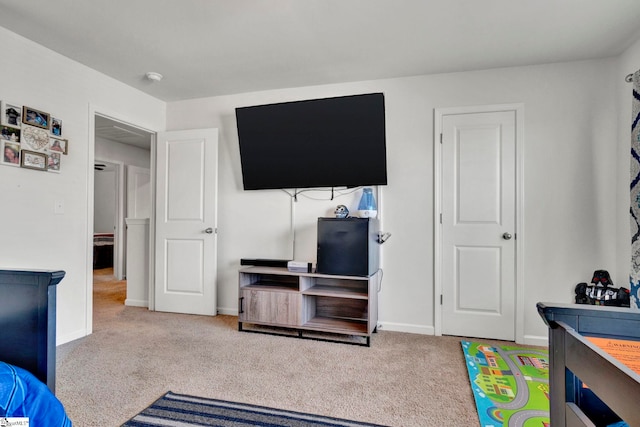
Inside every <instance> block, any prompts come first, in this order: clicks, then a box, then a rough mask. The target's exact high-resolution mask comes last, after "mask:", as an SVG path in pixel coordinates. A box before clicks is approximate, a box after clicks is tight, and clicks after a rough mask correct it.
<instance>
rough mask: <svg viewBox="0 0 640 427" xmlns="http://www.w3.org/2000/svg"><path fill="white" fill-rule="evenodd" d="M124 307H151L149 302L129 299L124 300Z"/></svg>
mask: <svg viewBox="0 0 640 427" xmlns="http://www.w3.org/2000/svg"><path fill="white" fill-rule="evenodd" d="M124 305H129V306H131V307H149V301H148V300H141V299H131V298H127V299H126V300H124Z"/></svg>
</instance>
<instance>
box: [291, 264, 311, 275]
mask: <svg viewBox="0 0 640 427" xmlns="http://www.w3.org/2000/svg"><path fill="white" fill-rule="evenodd" d="M287 270H289V271H295V272H296V273H313V263H311V262H305V261H289V262H288V263H287Z"/></svg>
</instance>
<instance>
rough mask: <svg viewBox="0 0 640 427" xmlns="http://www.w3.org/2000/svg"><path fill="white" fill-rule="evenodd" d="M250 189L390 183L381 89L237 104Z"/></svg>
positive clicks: (244, 175)
mask: <svg viewBox="0 0 640 427" xmlns="http://www.w3.org/2000/svg"><path fill="white" fill-rule="evenodd" d="M236 121H237V127H238V139H239V143H240V161H241V164H242V182H243V186H244V189H245V190H264V189H298V188H324V187H359V186H363V185H386V184H387V156H386V137H385V108H384V95H383V94H382V93H370V94H364V95H352V96H341V97H335V98H324V99H313V100H306V101H295V102H284V103H279V104H269V105H259V106H252V107H241V108H236Z"/></svg>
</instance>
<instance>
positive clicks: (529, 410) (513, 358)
mask: <svg viewBox="0 0 640 427" xmlns="http://www.w3.org/2000/svg"><path fill="white" fill-rule="evenodd" d="M462 350H463V351H464V356H465V359H466V362H467V370H468V371H469V379H470V381H471V389H472V390H473V395H474V398H475V401H476V408H477V409H478V418H480V426H481V427H500V426H512V425H515V426H522V427H529V426H539V427H549V425H550V423H549V352H548V351H547V350H545V349H537V348H522V347H511V346H492V345H489V344H484V343H481V342H469V341H462ZM509 420H511V422H509ZM514 421H515V423H514Z"/></svg>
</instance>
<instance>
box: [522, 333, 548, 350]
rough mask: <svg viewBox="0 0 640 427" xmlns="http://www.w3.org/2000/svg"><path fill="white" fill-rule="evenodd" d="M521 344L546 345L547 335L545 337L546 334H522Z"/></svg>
mask: <svg viewBox="0 0 640 427" xmlns="http://www.w3.org/2000/svg"><path fill="white" fill-rule="evenodd" d="M522 344H526V345H537V346H538V347H548V346H549V337H547V336H537V335H525V336H524V342H523V343H522Z"/></svg>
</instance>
